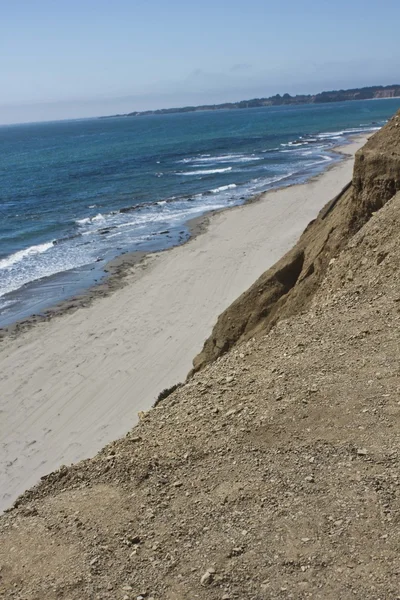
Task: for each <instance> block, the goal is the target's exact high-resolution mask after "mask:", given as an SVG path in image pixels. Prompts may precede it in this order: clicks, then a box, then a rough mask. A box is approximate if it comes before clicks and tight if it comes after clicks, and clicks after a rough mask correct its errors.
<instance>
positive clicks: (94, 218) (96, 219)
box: [91, 213, 105, 223]
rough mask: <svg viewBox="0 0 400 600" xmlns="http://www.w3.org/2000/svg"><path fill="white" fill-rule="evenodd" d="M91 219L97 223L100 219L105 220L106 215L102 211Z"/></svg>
mask: <svg viewBox="0 0 400 600" xmlns="http://www.w3.org/2000/svg"><path fill="white" fill-rule="evenodd" d="M91 220H92V221H93V222H94V223H96V222H98V221H105V217H104V215H102V214H101V213H99V214H98V215H96V216H95V217H93V218H92V219H91Z"/></svg>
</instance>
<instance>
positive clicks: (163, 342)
mask: <svg viewBox="0 0 400 600" xmlns="http://www.w3.org/2000/svg"><path fill="white" fill-rule="evenodd" d="M365 139H366V138H360V139H357V140H355V141H354V142H353V143H351V144H350V145H348V146H346V147H345V149H344V152H345V153H346V154H348V155H349V157H348V158H347V159H346V160H344V161H342V162H341V163H339V164H337V165H335V166H334V167H333V168H331V169H329V170H328V171H327V172H325V173H324V174H323V175H321V176H319V177H317V178H315V179H314V180H312V181H310V182H309V183H307V184H303V185H297V186H292V187H289V188H286V189H282V190H277V191H272V192H268V193H266V194H264V195H263V196H262V197H261V198H260V200H259V201H257V202H254V203H249V204H247V205H245V206H241V207H236V208H233V209H230V210H227V211H224V212H221V213H219V214H216V215H214V216H213V217H212V218H211V219H210V223H209V225H208V227H207V229H206V231H205V232H203V233H201V234H200V235H198V236H196V237H195V238H194V239H192V240H191V241H190V242H188V243H187V244H185V245H184V246H181V247H176V248H174V249H172V250H169V251H167V252H163V253H156V254H152V255H149V256H147V257H146V258H145V259H144V261H143V262H142V263H140V264H139V265H136V266H133V267H132V269H131V271H130V272H129V273H128V274H127V275H126V276H125V277H126V278H127V279H126V281H125V282H126V285H124V286H123V287H121V288H120V289H117V290H115V291H114V292H113V293H112V294H110V295H108V296H106V297H103V298H97V299H95V301H94V302H93V303H92V304H91V305H90V306H89V307H87V308H80V309H78V310H76V311H74V312H69V313H66V314H64V315H61V316H59V317H56V318H54V319H52V320H50V321H47V322H39V323H37V324H35V325H34V326H33V327H31V328H29V329H28V330H26V331H24V332H23V333H21V334H20V335H18V336H17V337H15V338H13V337H6V338H5V339H4V340H3V341H2V342H1V344H0V416H1V418H0V445H1V456H0V510H4V509H6V508H7V507H9V506H10V505H11V504H12V502H13V501H14V500H15V499H16V497H17V496H18V495H19V494H21V493H22V492H23V491H24V490H26V489H27V488H29V487H31V486H32V485H34V484H35V483H36V482H37V481H38V480H39V479H40V477H41V476H43V475H45V474H46V473H49V472H50V471H52V470H54V469H56V468H58V467H59V466H60V465H62V464H70V463H72V462H76V461H78V460H80V459H83V458H86V457H89V456H92V455H94V454H95V453H96V452H97V451H98V450H99V449H100V448H101V447H102V446H104V444H106V443H107V442H109V441H111V440H113V439H116V438H118V437H120V436H122V435H124V434H125V433H126V432H127V431H128V430H130V429H131V428H132V426H133V425H134V424H135V423H136V421H137V418H138V417H137V415H138V412H139V411H143V410H148V409H149V408H150V407H151V405H152V404H153V402H154V400H155V399H156V397H157V395H158V393H159V392H160V391H161V390H162V389H164V388H166V387H169V386H171V385H173V384H175V383H177V382H179V381H183V380H184V379H185V377H186V375H187V373H188V371H189V370H190V368H191V365H192V359H193V358H194V356H195V355H196V354H197V353H198V352H199V351H200V350H201V347H202V345H203V342H204V340H205V339H206V338H207V336H208V335H209V334H210V332H211V329H212V326H213V324H214V323H215V321H216V319H217V317H218V315H219V314H220V313H221V312H222V311H223V310H224V309H225V308H226V307H227V306H228V305H229V304H230V303H231V302H232V301H233V300H235V298H237V297H238V296H239V295H240V294H241V293H242V292H243V291H245V290H246V289H247V288H248V287H249V286H250V285H251V284H252V283H253V282H254V281H255V279H256V278H257V277H259V276H260V275H261V274H262V273H263V272H264V271H265V270H266V269H267V268H268V267H270V266H271V265H272V264H273V263H275V262H276V261H277V260H278V259H279V258H280V257H281V256H282V255H283V254H284V253H285V252H286V251H287V250H288V249H289V248H290V247H291V246H292V245H293V244H294V243H295V241H296V240H297V238H298V237H299V235H300V234H301V232H302V231H303V229H304V228H305V227H306V225H307V224H308V223H309V221H310V220H311V219H313V218H314V217H315V216H316V215H317V213H318V211H319V210H320V209H321V208H322V207H323V206H324V205H325V204H326V202H328V201H329V200H330V199H332V198H333V197H334V196H335V195H336V194H337V193H339V192H340V190H341V189H342V188H343V187H344V186H345V185H346V184H347V183H348V182H349V181H350V179H351V176H352V169H353V162H354V161H353V159H352V158H351V157H352V156H354V153H355V152H356V151H357V149H358V148H360V147H361V146H362V145H363V144H364V142H365Z"/></svg>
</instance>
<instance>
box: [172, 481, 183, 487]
mask: <svg viewBox="0 0 400 600" xmlns="http://www.w3.org/2000/svg"><path fill="white" fill-rule="evenodd" d="M182 485H183V483H182V481H174V483H173V486H174V487H176V488H178V487H182Z"/></svg>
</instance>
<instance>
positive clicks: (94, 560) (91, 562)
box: [90, 556, 99, 566]
mask: <svg viewBox="0 0 400 600" xmlns="http://www.w3.org/2000/svg"><path fill="white" fill-rule="evenodd" d="M98 560H99V557H98V556H96V558H93V559H92V560H91V561H90V564H91V566H93V565H95V564H96V563H97V561H98Z"/></svg>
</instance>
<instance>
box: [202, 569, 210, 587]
mask: <svg viewBox="0 0 400 600" xmlns="http://www.w3.org/2000/svg"><path fill="white" fill-rule="evenodd" d="M212 580H213V573H211V571H210V570H207V571H206V572H205V573H204V575H203V576H202V578H201V579H200V583H201V585H209V584H210V583H211V582H212Z"/></svg>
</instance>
